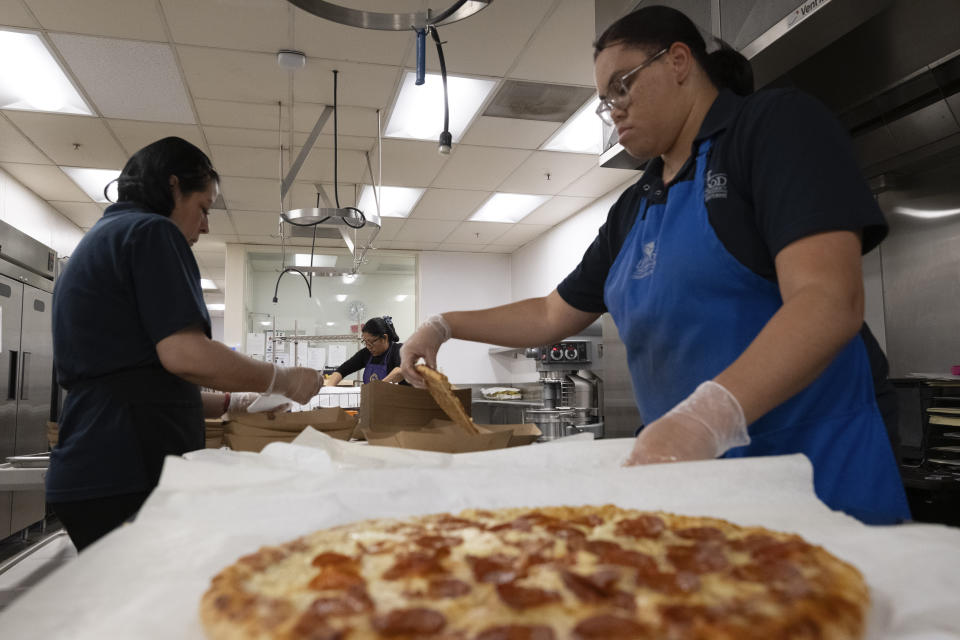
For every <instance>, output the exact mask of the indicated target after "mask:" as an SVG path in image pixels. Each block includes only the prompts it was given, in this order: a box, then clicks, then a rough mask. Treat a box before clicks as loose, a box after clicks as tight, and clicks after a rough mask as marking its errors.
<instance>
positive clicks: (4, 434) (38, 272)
mask: <svg viewBox="0 0 960 640" xmlns="http://www.w3.org/2000/svg"><path fill="white" fill-rule="evenodd" d="M55 266H56V253H55V252H54V251H53V250H52V249H50V248H49V247H47V246H45V245H43V244H41V243H40V242H37V241H36V240H34V239H33V238H31V237H30V236H27V235H26V234H24V233H22V232H20V231H18V230H17V229H15V228H13V227H11V226H10V225H8V224H6V223H4V222H0V462H2V461H4V460H5V459H6V458H7V457H10V456H24V455H30V454H37V453H43V452H46V451H47V448H48V447H47V436H46V423H47V421H48V420H49V419H50V407H51V399H52V394H53V337H52V333H51V311H52V309H51V307H52V301H53V276H54V269H55ZM45 508H46V505H45V503H44V497H43V490H42V489H39V490H32V491H17V492H10V491H7V492H0V538H5V537H7V536H8V535H10V534H12V533H14V532H16V531H19V530H21V529H24V528H26V527H28V526H30V525H31V524H33V523H35V522H38V521H40V520H42V519H43V517H44V513H45Z"/></svg>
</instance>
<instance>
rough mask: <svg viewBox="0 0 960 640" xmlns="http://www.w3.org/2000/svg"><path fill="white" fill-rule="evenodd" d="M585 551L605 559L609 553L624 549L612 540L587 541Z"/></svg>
mask: <svg viewBox="0 0 960 640" xmlns="http://www.w3.org/2000/svg"><path fill="white" fill-rule="evenodd" d="M584 549H586V550H587V551H589V552H590V553H593V554H595V555H598V556H600V557H601V558H603V556H605V555H606V554H608V553H611V552H613V551H621V550H623V547H621V546H620V545H618V544H617V543H616V542H611V541H610V540H587V543H586V544H585V545H584Z"/></svg>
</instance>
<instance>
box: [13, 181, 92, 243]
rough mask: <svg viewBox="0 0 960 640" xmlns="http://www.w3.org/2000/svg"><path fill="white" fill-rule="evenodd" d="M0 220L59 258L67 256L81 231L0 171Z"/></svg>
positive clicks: (78, 239) (81, 233)
mask: <svg viewBox="0 0 960 640" xmlns="http://www.w3.org/2000/svg"><path fill="white" fill-rule="evenodd" d="M0 220H3V221H4V222H6V223H7V224H9V225H12V226H14V227H16V228H17V229H18V230H20V231H22V232H23V233H25V234H27V235H28V236H30V237H31V238H33V239H34V240H37V241H39V242H42V243H43V244H45V245H47V246H48V247H50V248H51V249H53V250H54V251H56V252H57V255H59V256H69V255H70V254H71V253H72V252H73V250H74V248H75V247H76V246H77V243H79V242H80V238H82V237H83V230H82V229H81V228H80V227H78V226H77V225H75V224H74V223H73V222H72V221H71V220H70V219H69V218H67V217H66V216H64V215H62V214H61V213H60V212H59V211H57V210H56V209H54V208H53V207H51V206H50V205H49V204H47V203H46V202H45V201H43V200H42V199H40V198H39V197H38V196H37V195H36V194H35V193H34V192H32V191H30V190H29V189H27V188H26V187H25V186H23V185H22V184H20V183H19V182H17V181H16V180H15V179H14V178H13V176H11V175H10V174H9V173H7V172H5V171H3V170H2V169H0Z"/></svg>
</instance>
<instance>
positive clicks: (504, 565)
mask: <svg viewBox="0 0 960 640" xmlns="http://www.w3.org/2000/svg"><path fill="white" fill-rule="evenodd" d="M520 560H521V559H520V558H512V557H510V556H506V555H503V554H502V553H495V554H493V555H491V556H487V557H478V556H467V562H469V563H470V568H471V569H473V577H474V578H475V579H476V580H477V582H492V583H493V584H503V583H505V582H511V581H513V580H516V579H517V578H518V577H519V576H520V575H521V570H520V568H519V567H518V563H519V562H520Z"/></svg>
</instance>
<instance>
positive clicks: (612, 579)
mask: <svg viewBox="0 0 960 640" xmlns="http://www.w3.org/2000/svg"><path fill="white" fill-rule="evenodd" d="M560 577H561V578H562V579H563V584H565V585H566V586H567V588H568V589H570V591H572V592H573V595H575V596H577V598H579V599H580V600H583V601H584V602H600V601H603V600H606V599H607V598H609V597H610V596H611V595H613V593H614V585H615V584H616V583H617V580H618V579H619V578H620V574H619V573H617V571H615V570H610V569H608V570H605V571H598V572H597V573H595V574H593V575H592V576H584V575H581V574H579V573H574V572H573V571H561V572H560Z"/></svg>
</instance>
